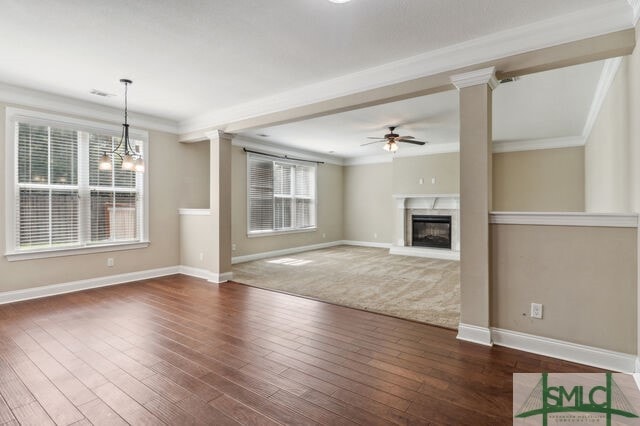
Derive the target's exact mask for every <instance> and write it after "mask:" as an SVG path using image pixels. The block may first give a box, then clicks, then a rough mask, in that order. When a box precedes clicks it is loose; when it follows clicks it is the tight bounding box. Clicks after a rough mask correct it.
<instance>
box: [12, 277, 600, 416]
mask: <svg viewBox="0 0 640 426" xmlns="http://www.w3.org/2000/svg"><path fill="white" fill-rule="evenodd" d="M329 284H330V283H327V285H329ZM541 371H550V372H578V371H582V372H588V371H599V370H597V369H595V368H591V367H585V366H580V365H576V364H571V363H568V362H563V361H558V360H554V359H550V358H545V357H542V356H537V355H532V354H527V353H524V352H519V351H515V350H511V349H507V348H502V347H493V348H486V347H483V346H478V345H474V344H471V343H465V342H460V341H458V340H456V338H455V332H454V331H450V330H445V329H442V328H437V327H432V326H428V325H423V324H418V323H414V322H410V321H404V320H400V319H397V318H391V317H386V316H382V315H377V314H372V313H368V312H363V311H358V310H354V309H349V308H343V307H339V306H335V305H330V304H326V303H322V302H317V301H313V300H309V299H304V298H299V297H294V296H289V295H285V294H281V293H275V292H270V291H266V290H260V289H256V288H252V287H247V286H243V285H240V284H235V283H226V284H222V285H220V286H217V285H212V284H208V283H206V282H204V281H203V280H199V279H195V278H190V277H186V276H182V275H176V276H171V277H165V278H158V279H152V280H146V281H140V282H136V283H131V284H125V285H119V286H113V287H105V288H102V289H96V290H89V291H84V292H79V293H72V294H67V295H62V296H56V297H51V298H46V299H39V300H33V301H27V302H21V303H15V304H10V305H3V306H0V395H1V397H0V424H1V425H4V424H35V425H47V424H59V425H70V424H78V425H80V424H100V425H118V424H126V423H130V424H169V425H187V424H210V425H231V424H250V425H274V424H296V425H307V424H309V425H311V424H321V425H334V424H335V425H346V424H362V425H378V424H473V425H481V424H492V425H496V424H511V423H512V422H511V411H512V407H511V405H512V402H511V401H512V394H511V387H512V378H511V374H512V373H514V372H541Z"/></svg>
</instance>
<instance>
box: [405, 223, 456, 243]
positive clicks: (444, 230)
mask: <svg viewBox="0 0 640 426" xmlns="http://www.w3.org/2000/svg"><path fill="white" fill-rule="evenodd" d="M411 245H412V246H418V247H435V248H446V249H451V216H430V215H413V216H411Z"/></svg>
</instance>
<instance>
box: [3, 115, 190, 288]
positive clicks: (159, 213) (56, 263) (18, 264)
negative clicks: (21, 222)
mask: <svg viewBox="0 0 640 426" xmlns="http://www.w3.org/2000/svg"><path fill="white" fill-rule="evenodd" d="M5 107H6V105H3V104H0V140H1V141H2V144H1V146H0V165H1V166H0V170H3V171H4V170H5V167H4V165H5V143H7V141H6V140H5V129H4V126H5ZM17 107H20V106H17ZM21 108H23V107H21ZM116 124H117V123H116ZM134 125H135V123H134ZM177 140H178V138H177V136H176V135H173V134H169V133H163V132H157V131H153V130H152V131H149V156H148V172H147V173H148V175H149V179H150V181H149V209H150V210H149V221H150V223H149V238H150V240H151V244H150V246H149V247H148V248H145V249H138V250H128V251H116V252H109V253H97V254H86V255H77V256H65V257H56V258H49V259H37V260H22V261H14V262H9V261H7V259H6V258H5V257H4V256H0V292H3V291H9V290H18V289H25V288H29V287H37V286H42V285H49V284H58V283H66V282H71V281H76V280H83V279H89V278H96V277H102V276H107V275H114V274H122V273H127V272H134V271H142V270H147V269H154V268H162V267H168V266H175V265H178V262H179V260H180V259H179V258H180V253H179V245H178V240H179V227H178V214H177V210H178V208H179V207H182V205H181V203H183V202H184V203H186V204H197V203H200V202H201V201H202V194H201V192H200V191H201V190H194V191H184V188H185V186H186V185H187V184H188V181H187V180H185V176H189V172H188V169H189V168H190V165H189V164H188V163H187V161H189V159H190V158H192V157H193V152H191V151H189V150H188V149H187V148H185V145H183V144H179V143H178V142H177ZM4 223H5V174H4V173H0V241H1V244H2V246H3V252H4V242H5V226H4ZM108 257H112V258H114V260H115V266H114V267H111V268H109V267H107V261H106V259H107V258H108Z"/></svg>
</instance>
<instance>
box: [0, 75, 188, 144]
mask: <svg viewBox="0 0 640 426" xmlns="http://www.w3.org/2000/svg"><path fill="white" fill-rule="evenodd" d="M0 102H2V103H5V104H9V105H11V106H16V107H22V108H25V107H27V108H36V109H39V110H44V111H47V112H53V113H57V114H66V115H72V116H77V117H82V118H89V119H93V120H99V121H104V122H107V123H121V122H122V117H123V115H122V114H123V111H122V110H121V109H118V108H112V107H108V106H105V105H101V104H97V103H94V102H87V101H82V100H79V99H74V98H69V97H66V96H60V95H56V94H53V93H48V92H43V91H40V90H34V89H28V88H25V87H20V86H14V85H10V84H6V83H0ZM129 119H130V121H131V122H132V123H133V124H134V125H135V127H136V128H139V129H145V130H158V131H161V132H167V133H174V134H178V123H177V122H175V121H172V120H167V119H164V118H160V117H154V116H152V115H147V114H139V113H135V112H129Z"/></svg>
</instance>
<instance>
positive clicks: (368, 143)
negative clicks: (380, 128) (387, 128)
mask: <svg viewBox="0 0 640 426" xmlns="http://www.w3.org/2000/svg"><path fill="white" fill-rule="evenodd" d="M385 140H386V139H382V140H379V141H373V142H367V143H363V144H362V145H360V146H367V145H371V144H374V143H380V142H384V141H385Z"/></svg>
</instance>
